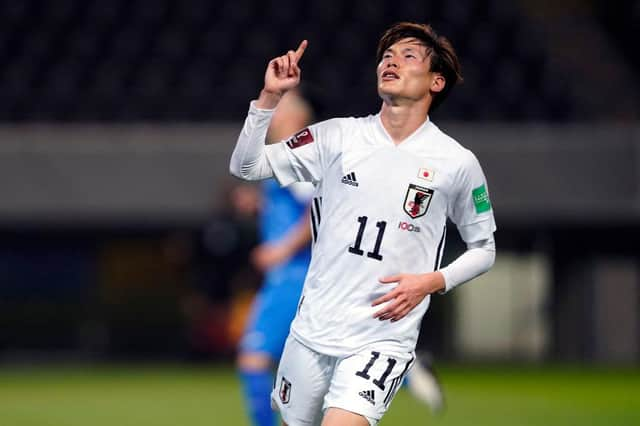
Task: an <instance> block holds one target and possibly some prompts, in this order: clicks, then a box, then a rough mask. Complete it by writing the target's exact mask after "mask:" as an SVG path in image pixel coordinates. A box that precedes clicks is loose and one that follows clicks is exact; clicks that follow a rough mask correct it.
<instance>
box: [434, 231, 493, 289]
mask: <svg viewBox="0 0 640 426" xmlns="http://www.w3.org/2000/svg"><path fill="white" fill-rule="evenodd" d="M495 258H496V246H495V242H494V240H493V237H492V238H490V239H487V240H482V241H479V242H477V243H471V244H468V245H467V251H465V252H464V253H463V254H462V255H460V257H458V258H457V259H456V260H454V261H453V262H451V263H450V264H449V265H447V266H446V267H444V268H442V269H440V272H441V273H442V275H443V277H444V282H445V288H444V290H443V291H442V293H444V292H447V291H449V290H451V289H453V288H455V287H457V286H459V285H460V284H463V283H465V282H467V281H469V280H472V279H473V278H475V277H477V276H479V275H481V274H484V273H485V272H487V271H488V270H489V269H491V267H492V266H493V263H494V262H495Z"/></svg>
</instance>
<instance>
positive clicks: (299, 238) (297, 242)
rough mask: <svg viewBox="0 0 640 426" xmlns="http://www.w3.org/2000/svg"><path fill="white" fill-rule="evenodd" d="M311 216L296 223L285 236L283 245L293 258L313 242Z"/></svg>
mask: <svg viewBox="0 0 640 426" xmlns="http://www.w3.org/2000/svg"><path fill="white" fill-rule="evenodd" d="M310 216H311V215H310V214H309V212H308V211H307V213H306V214H304V215H303V216H302V218H301V219H300V220H299V221H298V223H296V225H295V226H294V227H293V228H292V229H291V231H290V232H289V233H288V234H287V235H286V236H285V238H284V240H283V242H282V243H283V245H284V247H286V250H287V253H289V256H293V255H294V254H295V253H297V252H298V251H299V250H301V249H303V248H304V247H306V246H308V245H309V243H310V242H311V217H310Z"/></svg>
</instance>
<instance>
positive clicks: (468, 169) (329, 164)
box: [230, 22, 496, 426]
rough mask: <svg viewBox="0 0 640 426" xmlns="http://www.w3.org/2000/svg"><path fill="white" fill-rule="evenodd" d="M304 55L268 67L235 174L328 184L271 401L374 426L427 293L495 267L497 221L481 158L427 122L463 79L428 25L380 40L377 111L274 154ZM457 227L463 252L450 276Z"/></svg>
mask: <svg viewBox="0 0 640 426" xmlns="http://www.w3.org/2000/svg"><path fill="white" fill-rule="evenodd" d="M307 45H308V43H307V41H303V42H302V43H301V44H300V46H299V47H298V48H297V50H295V51H293V50H290V51H288V52H287V53H286V54H285V55H283V56H280V57H277V58H274V59H272V60H271V61H270V62H269V64H268V65H267V70H266V72H265V80H264V86H263V89H262V91H261V92H260V95H259V97H258V99H257V100H256V101H253V102H252V103H251V106H250V108H249V113H248V116H247V119H246V121H245V124H244V127H243V129H242V131H241V133H240V136H239V137H238V141H237V145H236V148H235V149H234V152H233V154H232V157H231V163H230V170H231V173H232V174H234V175H236V176H239V177H242V178H244V179H248V180H254V179H265V178H268V177H271V176H275V177H276V179H277V180H278V181H279V183H280V184H281V185H283V186H286V185H289V184H291V183H293V182H296V181H310V182H312V183H320V184H321V186H322V219H321V221H320V227H319V229H318V235H317V240H316V242H315V247H314V251H313V255H312V259H311V264H310V266H309V271H308V273H307V277H306V279H305V283H304V287H303V292H302V296H301V298H300V302H299V304H298V308H297V312H296V316H295V318H294V320H293V323H292V325H291V330H290V333H289V336H288V338H287V341H286V344H285V348H284V352H283V355H282V358H281V360H280V363H279V366H278V372H277V374H276V383H275V387H274V390H273V393H272V399H273V401H274V402H275V403H276V404H277V407H278V409H279V410H280V413H281V415H282V418H283V420H284V422H285V424H286V425H290V426H294V425H307V424H317V423H319V422H322V425H323V426H337V425H353V426H364V425H368V424H369V425H375V424H377V422H378V421H379V420H380V418H381V417H382V416H383V414H384V413H385V412H386V410H387V408H388V406H389V404H390V402H391V400H392V399H393V397H394V395H395V393H396V391H397V389H398V387H399V385H400V383H401V382H402V379H403V378H404V376H405V374H406V373H407V371H408V370H409V368H410V367H411V365H412V363H413V361H414V359H415V355H414V351H415V345H416V341H417V338H418V330H419V326H420V322H421V320H422V317H423V316H424V313H425V312H426V310H427V308H428V305H429V300H430V295H431V294H433V293H444V292H447V291H449V290H451V289H453V288H454V287H456V286H458V285H460V284H461V283H463V282H466V281H469V280H470V279H472V278H474V277H476V276H478V275H480V274H482V273H484V272H486V271H487V270H488V269H489V268H490V267H491V266H492V265H493V262H494V259H495V243H494V239H493V233H494V231H495V229H496V228H495V221H494V217H493V212H492V209H491V204H490V201H489V194H488V191H487V183H486V179H485V177H484V174H483V172H482V169H481V167H480V164H479V162H478V160H477V159H476V157H475V156H474V155H473V154H472V153H471V152H470V151H469V150H468V149H465V148H464V147H462V146H461V145H460V144H459V143H458V142H456V141H455V140H454V139H452V138H451V137H449V136H447V135H446V134H445V133H443V132H442V131H441V130H440V129H439V128H438V127H437V126H436V125H435V124H434V123H433V122H432V121H431V119H430V117H429V113H430V112H432V111H433V110H435V109H436V108H437V107H438V106H439V105H440V104H441V103H442V102H443V101H444V99H445V98H446V97H447V95H448V94H449V93H450V91H451V89H452V88H453V87H454V86H455V84H456V83H457V82H458V81H459V80H460V79H461V75H460V64H459V61H458V58H457V56H456V54H455V51H454V49H453V47H452V46H451V44H450V43H449V41H448V40H447V39H446V38H444V37H441V36H438V35H437V34H436V33H435V32H434V30H433V29H432V28H431V27H430V26H428V25H422V24H414V23H406V22H405V23H399V24H396V25H394V26H392V27H391V28H389V29H388V30H387V31H386V32H385V33H384V34H383V36H382V38H381V39H380V41H379V45H378V51H377V60H378V66H377V86H378V87H377V88H378V94H379V95H380V98H381V99H382V106H381V109H380V112H379V113H378V114H376V115H372V116H368V117H364V118H337V119H332V120H328V121H324V122H321V123H318V124H315V125H312V126H310V127H308V128H305V129H303V130H301V131H300V132H298V133H297V134H295V135H294V136H293V137H291V138H290V139H289V140H287V141H283V142H281V143H277V144H271V145H268V146H265V144H264V141H265V136H266V132H267V129H268V126H269V121H270V119H271V116H272V114H273V109H274V108H275V107H276V106H277V105H278V102H279V101H280V99H281V98H282V96H283V95H284V93H286V92H287V91H289V90H291V89H293V88H295V87H296V86H297V85H298V84H299V82H300V75H301V71H300V68H299V66H298V63H299V61H300V59H301V57H302V55H303V54H304V51H305V49H306V48H307ZM336 66H339V64H336ZM447 218H450V219H451V220H452V221H453V222H454V223H455V224H456V226H457V228H458V231H459V233H460V235H461V237H462V239H463V240H464V241H465V242H466V244H467V250H466V251H465V252H464V253H463V254H462V255H460V256H459V257H458V258H457V259H456V260H455V261H453V262H452V263H451V264H449V265H447V266H446V267H444V268H440V260H441V255H442V250H443V248H444V247H443V245H444V240H445V238H444V236H445V225H446V220H447Z"/></svg>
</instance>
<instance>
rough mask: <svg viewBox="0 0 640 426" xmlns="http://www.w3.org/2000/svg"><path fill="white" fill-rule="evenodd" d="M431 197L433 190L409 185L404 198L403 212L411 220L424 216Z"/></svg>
mask: <svg viewBox="0 0 640 426" xmlns="http://www.w3.org/2000/svg"><path fill="white" fill-rule="evenodd" d="M432 197H433V189H429V188H424V187H422V186H418V185H414V184H409V188H408V189H407V195H405V197H404V212H405V213H406V214H408V215H409V216H410V217H411V218H412V219H415V218H417V217H420V216H424V215H425V214H426V213H427V210H428V209H429V204H430V203H431V198H432Z"/></svg>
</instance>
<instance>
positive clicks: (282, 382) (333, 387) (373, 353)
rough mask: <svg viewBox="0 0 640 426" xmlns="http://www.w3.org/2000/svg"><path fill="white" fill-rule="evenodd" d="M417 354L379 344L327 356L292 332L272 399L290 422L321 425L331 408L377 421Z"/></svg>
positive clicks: (290, 424)
mask: <svg viewBox="0 0 640 426" xmlns="http://www.w3.org/2000/svg"><path fill="white" fill-rule="evenodd" d="M414 359H415V356H414V354H413V353H401V354H398V353H385V352H383V351H379V350H377V348H376V347H369V348H363V349H361V350H360V351H359V352H357V353H355V354H352V355H350V356H346V357H335V356H329V355H325V354H321V353H318V352H316V351H314V350H313V349H310V348H308V347H306V346H305V345H303V344H301V343H300V342H298V341H297V340H296V339H295V338H294V337H292V336H289V337H288V338H287V341H286V343H285V347H284V351H283V353H282V357H281V359H280V364H279V366H278V372H277V373H276V378H275V386H274V389H273V392H272V394H271V400H272V402H273V403H274V404H275V405H276V407H277V409H278V411H280V414H281V416H282V419H283V420H284V421H285V422H286V423H287V424H288V425H289V426H295V425H319V424H320V422H321V420H322V415H323V413H324V412H325V411H326V410H327V409H329V408H341V409H343V410H347V411H350V412H352V413H357V414H360V415H362V416H364V417H365V418H366V419H367V420H368V422H369V424H370V425H371V426H375V425H376V424H377V423H378V421H379V420H380V418H381V417H382V416H383V415H384V413H385V412H386V411H387V408H388V407H389V404H390V403H391V401H392V400H393V398H394V396H395V394H396V392H397V391H398V389H400V386H401V385H402V380H403V378H404V377H405V376H406V374H407V372H408V371H409V369H410V368H411V365H412V363H413V361H414ZM367 366H368V367H367ZM323 398H324V399H323ZM320 404H322V405H320Z"/></svg>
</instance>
